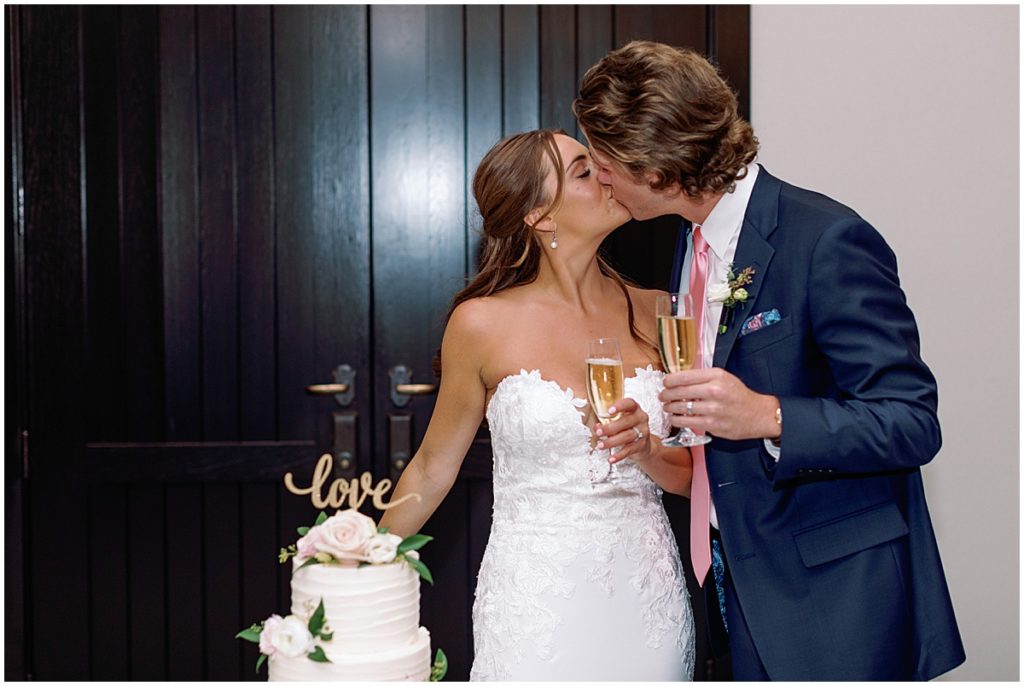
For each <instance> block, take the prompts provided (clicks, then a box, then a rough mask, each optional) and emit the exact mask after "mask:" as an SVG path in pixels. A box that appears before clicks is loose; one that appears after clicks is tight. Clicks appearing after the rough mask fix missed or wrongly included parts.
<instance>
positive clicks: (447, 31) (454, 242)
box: [370, 6, 465, 474]
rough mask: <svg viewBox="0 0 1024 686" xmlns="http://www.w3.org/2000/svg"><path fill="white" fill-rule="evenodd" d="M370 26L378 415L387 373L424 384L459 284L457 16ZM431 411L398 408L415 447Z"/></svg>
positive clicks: (387, 20)
mask: <svg viewBox="0 0 1024 686" xmlns="http://www.w3.org/2000/svg"><path fill="white" fill-rule="evenodd" d="M370 27H371V39H370V50H371V57H370V60H371V61H370V64H371V85H370V92H371V98H372V103H371V106H370V111H371V113H372V117H373V120H372V122H371V126H372V130H373V132H374V133H373V136H372V144H371V145H372V147H371V152H370V154H371V160H372V162H371V167H372V169H373V182H372V207H373V216H372V223H373V244H374V248H373V261H374V262H373V275H374V277H373V278H374V314H375V316H374V328H375V331H376V337H375V348H376V352H377V357H376V360H377V362H376V365H375V369H376V372H375V377H376V378H375V380H374V383H375V392H376V397H377V400H378V408H379V410H378V412H379V416H380V417H381V418H382V419H383V417H384V415H385V414H386V413H390V412H393V411H394V408H393V407H392V405H391V401H390V392H389V385H388V375H387V371H388V370H389V369H390V368H392V367H394V366H396V365H400V364H401V365H405V366H407V367H410V368H411V369H412V370H413V374H414V380H422V381H429V380H431V378H432V372H431V360H432V358H433V355H434V353H435V351H436V350H437V348H438V346H439V344H440V341H441V333H442V329H443V323H444V314H445V312H446V311H447V307H448V303H449V302H450V300H451V296H452V295H453V294H454V292H455V291H456V290H457V289H458V288H459V287H461V284H462V280H463V270H464V264H465V243H464V234H463V232H462V230H461V226H462V225H463V222H464V220H465V210H464V204H463V203H464V197H465V196H464V189H463V187H462V183H463V180H464V178H465V158H464V155H465V153H464V140H465V126H464V119H463V117H464V113H463V97H464V88H463V63H462V60H463V53H462V47H461V46H462V21H461V10H460V9H459V8H456V7H429V8H428V7H422V6H420V7H396V6H387V7H385V6H374V7H372V8H371V22H370ZM453 226H454V227H460V230H459V231H457V232H453V231H452V230H451V228H452V227H453ZM432 407H433V396H424V397H419V398H414V399H413V400H412V402H411V403H410V404H409V406H407V407H406V408H405V411H408V412H412V413H413V414H414V415H415V420H414V430H415V440H414V441H413V447H414V448H415V446H416V445H417V444H418V440H419V438H420V437H422V435H423V432H424V431H425V429H426V425H427V421H428V420H429V417H430V411H431V409H432ZM376 424H377V426H376V427H375V429H376V431H377V436H378V442H377V445H378V446H381V447H383V446H386V445H387V444H388V443H387V426H386V421H378V422H377V423H376ZM381 453H382V454H383V451H381ZM378 469H379V470H380V471H379V472H378V474H380V473H383V472H384V470H385V469H386V465H383V464H382V465H379V466H378Z"/></svg>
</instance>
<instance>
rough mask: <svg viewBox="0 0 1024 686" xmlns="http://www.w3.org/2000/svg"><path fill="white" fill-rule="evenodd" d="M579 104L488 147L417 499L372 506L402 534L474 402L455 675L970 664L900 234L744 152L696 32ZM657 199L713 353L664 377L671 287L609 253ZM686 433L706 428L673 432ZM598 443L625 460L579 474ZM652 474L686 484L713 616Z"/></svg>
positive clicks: (611, 58) (408, 489) (428, 495)
mask: <svg viewBox="0 0 1024 686" xmlns="http://www.w3.org/2000/svg"><path fill="white" fill-rule="evenodd" d="M573 111H574V112H575V114H576V117H577V120H578V122H579V126H580V130H581V131H582V132H583V133H584V135H585V136H586V140H587V143H588V145H589V148H587V147H584V146H583V145H581V144H580V143H578V142H577V141H576V140H575V139H573V138H571V137H569V136H567V135H564V134H563V133H561V132H553V131H532V132H527V133H521V134H516V135H513V136H509V137H508V138H505V139H504V140H502V141H500V142H499V143H497V144H496V145H495V146H494V147H493V148H492V149H491V150H490V151H489V152H488V153H487V154H486V155H485V156H484V158H483V159H482V160H481V162H480V164H479V166H478V169H477V172H476V175H475V178H474V182H473V193H474V196H475V199H476V202H477V205H478V207H479V210H480V216H481V217H482V220H483V225H482V230H483V239H482V246H481V259H480V267H479V271H478V273H477V274H476V275H475V277H474V278H473V279H472V280H471V281H470V283H469V284H468V285H467V286H466V287H465V288H464V289H463V290H462V291H460V292H459V293H458V294H457V295H456V296H455V298H454V301H453V304H452V308H451V311H450V312H449V317H448V323H447V326H446V329H445V333H444V338H443V342H442V345H441V350H440V359H439V365H438V371H439V373H440V390H439V394H438V398H437V403H436V406H435V410H434V414H433V416H432V418H431V421H430V425H429V427H428V429H427V432H426V435H425V437H424V439H423V442H422V445H421V446H420V448H419V450H418V451H417V453H416V455H415V457H414V459H413V460H412V461H411V463H410V464H409V466H408V467H407V468H406V470H405V472H404V474H403V475H402V478H401V480H400V481H399V483H398V486H397V488H396V491H395V493H394V496H395V498H396V499H397V498H401V497H402V496H403V495H405V494H406V493H419V494H420V495H421V496H422V499H421V500H420V501H419V502H413V501H410V502H408V503H405V504H403V505H402V506H400V507H397V508H394V509H392V510H389V511H388V512H387V513H386V515H385V516H384V519H383V520H382V522H381V524H382V526H386V527H388V528H389V529H390V530H392V531H395V532H397V533H399V534H401V535H403V536H408V535H411V534H414V533H416V532H417V531H418V530H419V529H420V528H421V527H422V526H423V524H424V523H425V522H426V520H427V519H428V518H429V517H430V515H431V514H432V513H433V512H434V510H435V509H436V508H437V506H438V505H439V503H440V502H441V501H442V500H443V499H444V497H445V495H446V494H447V492H448V490H449V489H450V488H451V486H452V484H453V482H454V480H455V478H456V475H457V473H458V471H459V467H460V465H461V463H462V460H463V458H464V456H465V454H466V451H467V450H468V448H469V445H470V443H471V441H472V440H473V437H474V436H475V434H476V432H477V429H478V427H479V425H480V423H481V422H482V421H483V420H484V418H486V420H487V422H488V425H489V428H490V433H491V441H492V446H493V451H494V477H493V479H494V510H493V519H492V525H491V532H490V537H489V540H488V544H487V549H486V552H485V554H484V559H483V562H482V564H481V568H480V572H479V577H478V582H477V588H476V601H475V604H474V607H473V638H474V646H475V657H474V662H473V667H472V671H471V675H470V678H471V679H472V680H515V681H519V680H574V681H578V680H620V681H627V680H628V681H633V680H639V681H657V680H672V681H675V680H689V679H691V678H692V676H693V668H694V664H693V663H694V641H695V634H696V632H697V631H707V632H708V633H709V639H710V645H711V648H712V650H713V652H714V653H715V655H716V657H718V658H719V659H721V660H723V661H728V663H729V664H730V665H731V674H732V676H733V678H735V679H736V680H769V679H771V680H799V681H806V680H923V679H931V678H933V677H935V676H937V675H939V674H942V673H943V672H946V671H948V670H950V669H952V668H954V667H955V666H957V665H958V664H960V663H961V662H962V661H963V660H964V651H963V645H962V642H961V639H960V634H959V631H958V628H957V624H956V619H955V617H954V614H953V608H952V604H951V601H950V596H949V592H948V589H947V585H946V582H945V577H944V574H943V570H942V564H941V561H940V559H939V555H938V550H937V546H936V541H935V535H934V532H933V530H932V526H931V522H930V518H929V514H928V509H927V505H926V502H925V496H924V490H923V485H922V480H921V473H920V467H921V466H922V465H924V464H925V463H927V462H929V461H930V460H931V459H932V458H933V457H934V456H935V454H936V453H937V452H938V449H939V446H940V442H941V438H940V430H939V425H938V420H937V415H936V406H937V388H936V382H935V379H934V377H933V375H932V373H931V372H930V371H929V369H928V367H927V366H926V365H925V363H924V362H923V361H922V359H921V356H920V351H919V337H918V332H917V325H916V323H915V320H914V317H913V314H912V313H911V311H910V309H909V308H908V307H907V304H906V298H905V296H904V294H903V292H902V290H901V289H900V286H899V281H898V277H897V271H896V260H895V256H894V255H893V253H892V251H891V249H890V248H889V247H888V245H887V244H886V243H885V241H884V240H883V239H882V237H881V236H880V235H879V233H878V232H877V231H876V230H875V229H874V228H873V227H871V226H870V225H869V224H868V223H867V222H865V221H864V220H863V219H861V218H860V217H859V216H858V215H857V214H856V213H854V212H853V211H852V210H850V209H849V208H847V207H845V206H843V205H841V204H839V203H838V202H836V201H834V200H832V199H830V198H827V197H825V196H823V195H820V194H817V193H814V192H811V191H808V190H804V189H801V188H797V187H795V186H792V185H790V184H787V183H785V182H784V181H781V180H779V179H777V178H775V177H773V176H772V175H770V174H769V173H768V171H767V170H765V169H764V168H763V167H762V166H760V165H758V164H756V163H755V162H754V158H755V157H756V154H757V146H758V143H757V139H756V138H755V137H754V134H753V130H752V128H751V126H750V124H749V123H747V122H746V121H744V120H743V119H742V118H741V117H740V116H739V115H738V111H737V101H736V97H735V94H734V93H733V92H732V91H731V89H730V88H729V86H728V85H727V84H726V83H725V81H724V80H723V79H722V78H721V77H720V75H719V74H718V72H717V70H716V69H715V67H714V66H713V65H712V64H710V63H709V62H708V61H707V60H706V59H705V58H703V57H702V56H700V55H699V54H697V53H695V52H693V51H690V50H687V49H680V48H675V47H670V46H666V45H662V44H658V43H651V42H640V41H637V42H633V43H629V44H627V45H626V46H624V47H622V48H620V49H617V50H614V51H612V52H610V53H609V54H607V55H606V56H605V57H604V58H602V59H601V60H600V61H599V62H598V63H597V64H595V65H594V66H593V67H591V68H590V69H589V70H588V71H587V73H586V74H585V76H584V77H583V80H582V82H581V85H580V89H579V93H578V96H577V98H576V99H575V101H574V103H573ZM668 214H672V215H678V216H680V217H682V222H681V226H680V231H679V238H678V245H677V249H676V255H675V262H674V267H673V271H672V275H671V281H670V290H673V291H680V292H688V293H689V295H690V298H691V299H692V300H693V303H694V308H695V310H696V314H695V319H696V322H697V330H698V347H699V350H700V353H701V356H702V357H703V359H704V360H706V363H705V364H703V365H701V366H702V368H699V369H692V370H688V371H677V372H673V373H668V374H666V373H665V371H663V370H662V366H661V362H660V360H659V354H658V347H657V343H656V341H657V331H656V301H657V298H658V296H659V295H664V294H662V293H659V292H657V291H650V290H644V289H640V288H637V287H634V286H633V285H631V284H629V283H626V282H625V281H624V280H623V279H622V278H621V277H620V276H619V275H618V274H617V273H616V272H615V270H614V269H613V268H612V267H611V266H610V265H609V264H608V263H607V262H605V261H604V260H603V258H602V257H601V256H600V254H599V252H598V248H599V247H600V245H601V242H602V241H603V240H604V238H605V237H606V236H608V235H609V234H610V233H611V232H612V231H614V230H615V229H616V228H618V227H619V226H621V225H622V224H624V223H626V222H627V221H628V220H629V219H630V218H631V217H632V218H635V219H650V218H653V217H657V216H662V215H668ZM737 274H740V275H742V278H740V277H738V276H737ZM741 290H742V292H740V291H741ZM709 296H710V297H709ZM598 337H614V338H617V339H618V341H619V342H620V344H621V359H622V363H623V369H624V370H626V375H627V376H626V378H625V382H624V391H625V392H624V397H623V398H622V399H621V400H620V401H619V402H617V403H616V406H615V407H614V408H612V410H611V413H612V414H615V415H617V418H615V419H614V420H613V421H610V422H609V423H607V424H602V423H600V422H599V421H598V420H597V417H596V415H595V414H594V409H593V408H591V407H590V405H589V403H588V402H587V400H586V398H587V394H586V390H585V389H586V365H585V364H584V363H583V360H584V358H585V353H586V351H587V344H588V342H589V341H591V340H592V339H595V338H598ZM630 370H632V371H631V372H630ZM675 428H680V429H683V428H689V429H692V430H693V431H695V432H697V433H698V434H706V435H708V436H710V437H711V438H712V440H711V441H710V443H707V444H706V445H703V446H694V447H689V448H688V447H676V446H673V445H671V444H670V443H671V442H669V443H666V442H665V439H666V438H667V437H668V435H669V434H670V433H671V432H672V431H673V430H674V429H675ZM598 460H607V461H608V462H609V463H614V466H613V467H612V468H611V469H612V471H613V474H612V477H613V478H607V479H599V480H594V479H592V478H589V477H588V475H589V474H591V473H592V472H593V465H594V464H595V461H598ZM664 490H667V491H669V492H672V493H678V494H682V495H684V496H688V497H689V498H690V502H691V526H690V549H689V551H688V555H689V559H690V561H691V564H692V565H693V569H694V572H695V574H696V577H697V579H698V581H699V583H700V584H701V587H702V590H703V594H702V595H703V597H702V598H699V599H697V600H699V601H700V602H705V603H706V604H707V615H708V617H709V622H708V626H706V627H696V626H694V621H693V615H692V612H691V605H690V602H691V599H690V598H689V597H688V593H687V591H686V586H685V582H684V576H683V566H682V560H681V557H683V556H685V555H686V554H687V553H686V552H684V554H683V556H681V555H680V551H679V548H678V547H677V544H676V541H675V539H674V537H673V534H672V530H671V527H670V525H669V522H668V519H667V517H666V515H665V511H664V509H663V507H662V504H661V494H662V492H663V491H664Z"/></svg>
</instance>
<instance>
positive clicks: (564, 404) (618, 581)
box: [470, 367, 694, 681]
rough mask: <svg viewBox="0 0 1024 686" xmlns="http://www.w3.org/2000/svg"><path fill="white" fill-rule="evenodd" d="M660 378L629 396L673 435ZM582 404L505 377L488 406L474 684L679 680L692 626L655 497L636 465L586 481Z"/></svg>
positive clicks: (529, 376) (648, 375) (633, 384)
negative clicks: (490, 491) (490, 484)
mask: <svg viewBox="0 0 1024 686" xmlns="http://www.w3.org/2000/svg"><path fill="white" fill-rule="evenodd" d="M662 377H663V374H662V372H659V371H653V370H652V369H651V367H648V368H646V369H637V370H636V376H635V377H627V379H626V383H625V391H626V395H627V396H629V397H631V398H633V399H635V400H636V401H637V402H638V403H639V405H640V406H641V407H642V408H643V409H644V411H645V412H647V414H648V415H649V416H650V430H651V432H652V433H653V434H654V435H657V436H662V437H663V436H665V435H666V434H667V429H668V424H667V422H666V418H665V415H664V414H663V413H662V410H661V403H660V402H659V401H658V393H659V392H660V391H661V388H662V385H661V379H662ZM586 405H587V401H586V399H585V398H575V397H574V395H573V392H572V390H571V389H562V388H560V387H559V386H558V385H557V384H556V383H555V382H553V381H549V380H546V379H543V378H542V377H541V375H540V372H538V371H533V372H526V371H525V370H524V371H523V372H521V373H520V374H518V375H515V376H508V377H506V378H505V379H503V380H502V381H501V383H499V384H498V387H497V389H495V392H494V395H493V396H492V397H491V400H490V402H489V404H488V407H487V421H488V423H489V425H490V431H491V444H492V446H493V449H494V518H493V521H492V524H491V533H490V539H489V540H488V543H487V549H486V552H485V553H484V558H483V563H482V565H481V566H480V575H479V578H478V581H477V587H476V602H475V603H474V605H473V640H474V643H475V648H476V655H475V658H474V661H473V668H472V671H471V672H470V680H472V681H489V680H501V681H534V680H549V681H581V680H583V681H601V680H610V681H683V680H690V679H691V678H692V675H693V660H694V656H693V651H694V629H693V615H692V614H691V611H690V601H689V596H688V594H687V591H686V585H685V581H684V579H683V568H682V564H681V563H680V560H679V549H678V548H677V546H676V541H675V538H674V536H673V535H672V530H671V528H670V527H669V522H668V518H667V517H666V515H665V510H664V509H663V507H662V504H661V489H660V488H659V487H658V486H657V485H656V484H655V483H654V482H653V481H651V479H650V478H649V477H648V476H647V475H646V474H644V473H643V472H642V471H641V470H640V469H639V468H638V467H636V466H635V465H634V464H632V463H630V462H629V461H628V460H626V461H624V462H623V463H620V464H619V465H616V470H617V473H618V475H617V479H616V480H614V481H608V482H601V483H597V484H592V483H591V481H590V478H589V476H588V468H589V467H591V466H592V465H593V464H594V461H595V460H603V459H605V458H606V457H607V455H606V454H605V455H603V456H602V455H601V454H600V453H596V452H595V453H594V454H593V455H591V447H590V443H591V441H590V437H591V431H590V429H589V428H587V426H586V425H585V424H584V423H583V420H584V412H585V408H586Z"/></svg>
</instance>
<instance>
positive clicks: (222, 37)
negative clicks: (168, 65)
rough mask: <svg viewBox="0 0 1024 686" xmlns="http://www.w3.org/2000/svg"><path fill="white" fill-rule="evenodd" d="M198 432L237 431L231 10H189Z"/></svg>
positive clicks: (215, 435)
mask: <svg viewBox="0 0 1024 686" xmlns="http://www.w3.org/2000/svg"><path fill="white" fill-rule="evenodd" d="M196 26H197V35H196V40H197V54H198V64H197V69H198V72H197V82H198V91H199V262H200V274H199V280H200V284H201V286H200V292H201V302H202V310H201V315H200V316H201V331H202V356H201V358H202V387H203V438H204V439H206V440H214V441H218V440H219V441H225V440H232V439H237V438H238V428H239V426H238V425H239V420H238V317H237V314H236V307H237V300H238V236H237V232H236V226H235V146H234V141H235V78H234V71H235V69H234V68H235V63H234V15H233V11H232V9H231V8H230V7H201V8H198V9H197V10H196Z"/></svg>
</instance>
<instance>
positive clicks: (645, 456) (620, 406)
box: [594, 398, 693, 497]
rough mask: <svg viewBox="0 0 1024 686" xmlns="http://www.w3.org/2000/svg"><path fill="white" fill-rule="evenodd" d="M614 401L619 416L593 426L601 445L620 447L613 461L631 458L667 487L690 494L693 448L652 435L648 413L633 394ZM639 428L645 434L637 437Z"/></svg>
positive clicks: (670, 490)
mask: <svg viewBox="0 0 1024 686" xmlns="http://www.w3.org/2000/svg"><path fill="white" fill-rule="evenodd" d="M615 405H616V407H615V409H616V410H618V411H619V412H620V413H621V415H620V417H619V418H618V419H617V420H615V421H614V422H610V423H609V424H608V425H607V426H601V425H600V424H597V425H595V427H594V431H595V433H596V435H597V438H598V440H599V441H600V443H599V445H598V447H599V448H618V450H616V452H615V455H614V457H612V461H613V462H620V461H622V460H626V459H629V460H632V461H633V462H635V463H636V465H637V466H638V467H640V469H642V470H644V472H646V473H647V476H649V477H651V479H652V480H654V482H655V483H656V484H658V485H659V486H661V487H662V488H663V489H664V490H666V491H668V492H669V493H676V494H678V495H684V496H687V497H689V495H690V481H691V480H692V478H693V458H692V457H691V456H690V450H689V449H688V448H674V447H668V446H664V445H662V444H661V440H660V439H658V438H657V437H656V436H651V435H649V432H648V421H647V413H646V412H644V411H643V410H642V409H641V408H640V406H639V405H638V404H637V402H636V401H635V400H633V399H632V398H623V399H622V400H620V401H619V402H617V403H615ZM634 427H635V428H634ZM637 431H639V432H640V433H641V434H643V438H638V435H639V434H637Z"/></svg>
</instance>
